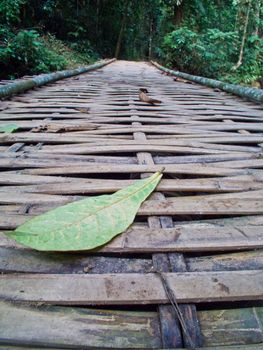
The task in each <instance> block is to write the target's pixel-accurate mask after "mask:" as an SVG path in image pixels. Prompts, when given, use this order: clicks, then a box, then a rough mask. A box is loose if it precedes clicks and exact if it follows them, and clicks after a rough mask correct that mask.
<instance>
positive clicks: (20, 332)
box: [0, 61, 263, 350]
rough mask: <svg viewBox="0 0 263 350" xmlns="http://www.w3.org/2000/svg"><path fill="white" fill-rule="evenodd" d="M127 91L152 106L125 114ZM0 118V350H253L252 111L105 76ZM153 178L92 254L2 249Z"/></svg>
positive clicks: (262, 122) (258, 314)
mask: <svg viewBox="0 0 263 350" xmlns="http://www.w3.org/2000/svg"><path fill="white" fill-rule="evenodd" d="M142 86H144V87H146V88H148V90H149V91H150V95H151V96H152V97H156V98H160V99H161V100H162V101H163V103H162V104H161V105H159V106H149V105H146V104H145V103H142V102H140V101H139V100H138V88H139V87H142ZM0 107H1V112H0V113H1V118H0V126H2V125H5V124H8V123H15V124H17V125H18V126H19V130H18V131H17V132H15V133H11V134H0V140H1V142H0V150H1V154H0V167H1V172H0V183H1V188H0V203H1V206H0V226H1V233H0V270H1V272H2V274H1V277H0V279H1V282H0V283H1V287H0V295H1V302H0V344H1V345H0V349H18V348H19V349H21V348H23V347H24V348H29V346H31V347H34V348H36V349H41V348H44V347H47V348H54V349H58V348H59V349H64V348H65V349H66V348H67V349H68V348H70V349H88V348H92V349H94V348H98V349H103V348H105V349H106V348H119V349H132V348H140V349H152V348H154V349H162V348H166V349H168V348H170V349H171V348H186V347H188V348H189V347H192V348H194V347H201V348H206V349H215V347H216V346H218V347H221V346H222V347H223V349H230V348H231V349H232V347H231V346H235V345H236V346H238V345H240V346H243V347H238V349H246V350H247V349H248V350H249V349H251V350H252V349H253V350H255V349H262V348H263V326H262V323H263V305H262V295H263V270H262V267H263V253H262V250H260V249H261V248H262V246H263V196H262V195H263V151H262V147H263V113H262V111H263V108H262V105H260V104H256V103H253V102H249V101H246V100H242V99H241V98H238V97H236V96H233V95H230V94H227V93H224V92H221V91H218V90H214V89H211V88H206V87H203V86H200V85H198V84H194V83H191V84H190V83H187V82H184V81H178V80H177V81H175V80H174V78H172V77H169V76H167V75H165V74H162V73H161V72H160V71H159V70H158V69H156V68H154V67H153V66H151V65H150V64H148V63H142V62H136V63H135V62H128V61H116V62H114V63H111V64H110V65H108V66H106V67H104V68H102V69H99V70H96V71H93V72H90V73H87V74H82V75H79V76H77V77H74V78H69V79H65V80H60V81H58V82H56V83H53V84H50V85H47V86H45V87H41V88H36V89H34V90H31V91H28V92H27V93H24V94H22V95H19V96H15V97H13V98H11V99H9V100H6V101H3V102H2V103H1V104H0ZM56 131H57V132H56ZM162 167H165V170H164V176H163V180H162V181H161V182H160V184H159V185H158V187H157V190H156V192H155V193H154V194H153V195H152V196H151V197H150V198H148V200H147V201H146V202H145V203H144V204H143V205H142V207H141V208H140V210H139V213H138V215H137V217H136V220H135V222H134V224H133V225H132V227H131V228H130V229H129V230H128V231H127V232H125V233H123V234H122V235H120V236H119V237H117V238H116V239H114V240H113V241H112V242H110V243H109V244H107V245H105V246H104V247H103V248H101V249H100V250H98V251H96V252H92V253H90V252H89V253H86V252H81V253H75V254H72V253H70V254H65V253H43V252H37V251H33V250H30V249H27V248H25V247H23V246H20V245H19V244H16V243H15V242H14V241H12V240H9V239H8V238H6V236H5V235H4V234H3V232H4V231H8V230H12V229H14V228H16V227H17V226H18V225H20V224H22V223H23V222H25V221H26V220H28V219H29V218H31V217H32V216H34V215H37V214H40V213H43V212H45V211H47V210H49V209H51V208H54V207H56V206H59V205H62V204H65V203H68V202H71V201H74V200H78V199H81V198H83V197H85V196H93V195H98V194H104V193H112V192H114V191H116V190H118V189H120V188H122V187H124V186H127V185H128V184H131V183H132V181H133V180H134V179H138V178H140V177H144V176H145V174H149V173H152V172H154V171H156V170H160V169H161V168H162ZM161 276H164V277H165V281H166V282H167V283H169V288H170V289H172V290H173V294H174V295H173V297H174V298H172V300H171V299H170V298H169V293H167V290H165V287H166V289H167V286H165V284H164V282H163V279H162V278H161ZM175 299H176V301H177V303H178V305H179V306H178V305H177V304H176V303H175V305H174V306H173V305H171V301H173V302H174V301H175ZM178 308H179V311H178ZM178 315H179V318H178ZM234 348H235V347H234ZM234 348H233V349H234Z"/></svg>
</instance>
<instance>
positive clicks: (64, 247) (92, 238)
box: [8, 172, 162, 251]
mask: <svg viewBox="0 0 263 350" xmlns="http://www.w3.org/2000/svg"><path fill="white" fill-rule="evenodd" d="M161 177H162V174H160V173H159V172H157V173H155V174H154V175H152V176H151V177H149V178H147V179H144V180H138V181H136V182H135V183H134V184H133V185H131V186H128V187H126V188H124V189H122V190H120V191H117V192H115V193H114V194H112V195H102V196H97V197H89V198H86V199H83V200H80V201H77V202H74V203H70V204H67V205H64V206H61V207H58V208H56V209H54V210H51V211H49V212H47V213H45V214H42V215H39V216H37V217H35V218H33V219H31V220H29V221H28V222H26V223H25V224H23V225H21V226H19V227H18V228H17V229H16V230H15V231H14V232H11V233H9V234H8V237H10V238H13V239H15V240H16V241H18V242H19V243H22V244H25V245H27V246H29V247H31V248H34V249H37V250H45V251H74V250H89V249H94V248H97V247H99V246H101V245H103V244H105V243H107V242H109V241H110V240H111V239H112V238H113V237H115V236H116V235H118V234H120V233H121V232H123V231H125V230H126V229H127V228H128V227H129V226H130V225H131V224H132V222H133V220H134V218H135V215H136V213H137V211H138V210H139V207H140V205H141V203H142V202H143V201H144V200H145V199H146V198H147V197H148V196H149V195H150V193H151V192H152V191H153V190H154V189H155V187H156V186H157V184H158V183H159V181H160V179H161Z"/></svg>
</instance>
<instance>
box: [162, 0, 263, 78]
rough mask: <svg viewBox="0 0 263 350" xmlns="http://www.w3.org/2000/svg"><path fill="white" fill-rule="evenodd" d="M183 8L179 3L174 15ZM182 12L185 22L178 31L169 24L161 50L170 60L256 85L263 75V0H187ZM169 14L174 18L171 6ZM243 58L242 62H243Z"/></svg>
mask: <svg viewBox="0 0 263 350" xmlns="http://www.w3.org/2000/svg"><path fill="white" fill-rule="evenodd" d="M163 1H164V0H163ZM166 6H167V4H166ZM178 10H179V8H178V7H174V8H173V11H174V12H173V11H172V13H175V14H176V12H177V11H178ZM248 10H249V11H248ZM180 11H181V12H182V13H181V19H180V23H179V24H178V23H174V24H175V25H174V28H173V29H172V30H170V28H168V27H167V29H168V31H167V33H166V34H165V35H164V40H163V42H162V43H161V45H160V48H159V49H158V50H157V54H158V56H159V58H161V59H162V61H163V62H164V63H166V64H168V65H169V66H170V67H175V68H177V69H180V70H183V71H186V72H189V73H192V74H197V75H202V76H205V77H210V78H215V79H220V80H224V81H228V82H232V83H239V84H240V83H241V84H251V83H252V82H253V81H255V80H260V79H262V77H263V61H262V56H263V44H262V29H261V28H262V27H261V25H262V20H261V16H262V11H263V6H262V2H261V0H249V1H246V0H235V1H226V0H225V1H220V2H219V1H208V0H195V1H190V0H184V2H183V5H182V6H181V7H180ZM247 15H248V17H247ZM174 16H175V15H174ZM175 17H176V16H175ZM163 18H164V21H165V20H166V21H167V18H168V19H169V20H170V21H171V6H170V7H169V6H168V9H166V12H165V13H164V14H163ZM246 19H248V26H247V28H245V27H246V26H245V23H246ZM242 41H244V47H243V49H242ZM240 55H241V56H240ZM240 57H241V62H240V63H241V64H237V63H238V62H239V59H240Z"/></svg>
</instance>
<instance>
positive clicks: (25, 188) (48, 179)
mask: <svg viewBox="0 0 263 350" xmlns="http://www.w3.org/2000/svg"><path fill="white" fill-rule="evenodd" d="M132 183H134V180H110V179H103V182H102V181H101V180H98V179H92V178H87V179H85V178H78V179H75V178H70V177H62V176H61V177H58V176H41V175H23V174H11V173H4V174H3V175H2V173H0V184H2V186H1V187H0V192H9V193H10V192H11V191H12V192H13V191H14V192H26V193H45V194H82V195H83V194H90V193H112V192H115V191H118V190H120V189H121V188H124V187H126V186H129V185H131V184H132ZM18 184H19V185H20V186H12V185H18ZM31 184H32V185H31ZM4 185H8V186H4ZM262 188H263V182H262V181H260V182H259V181H254V180H253V177H252V176H250V175H247V176H233V177H223V178H220V177H216V178H201V179H188V180H186V179H167V180H166V179H164V180H162V181H161V182H160V184H159V185H158V186H157V191H163V192H177V191H180V192H195V191H196V192H199V191H200V192H216V193H220V192H240V191H248V190H255V189H262Z"/></svg>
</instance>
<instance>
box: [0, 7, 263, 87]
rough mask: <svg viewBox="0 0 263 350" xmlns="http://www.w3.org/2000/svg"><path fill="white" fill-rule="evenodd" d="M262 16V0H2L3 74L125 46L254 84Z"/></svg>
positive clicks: (61, 64) (129, 52)
mask: <svg viewBox="0 0 263 350" xmlns="http://www.w3.org/2000/svg"><path fill="white" fill-rule="evenodd" d="M247 15H248V16H247ZM262 18H263V3H262V0H220V1H219V0H151V1H150V0H140V1H138V0H104V1H101V0H98V1H86V0H74V1H73V0H0V28H1V29H0V32H1V33H0V60H1V61H0V69H1V77H7V76H11V75H12V76H14V75H16V76H20V75H22V74H28V73H29V74H31V73H39V72H47V71H51V70H56V69H61V68H65V67H75V66H77V65H83V64H87V63H90V62H93V61H94V60H96V59H97V58H98V57H99V56H101V57H113V56H114V55H115V53H117V52H118V53H119V55H118V56H119V58H121V59H133V60H138V59H140V60H145V59H149V58H157V59H161V60H162V61H163V63H165V64H168V65H169V66H170V67H175V68H178V69H181V70H183V71H186V72H189V73H193V74H199V75H204V76H207V77H212V78H217V79H223V80H226V81H230V82H236V83H244V84H250V83H251V82H253V81H254V80H257V79H260V78H261V79H262V66H263V65H262V50H263V49H262V37H263V32H262V28H263V21H262ZM247 19H248V21H246V20H247ZM246 23H247V25H246ZM50 33H52V35H51V34H50ZM243 39H244V40H243ZM117 43H118V45H117ZM242 43H243V44H244V45H243V44H242ZM242 46H243V48H242ZM116 48H118V50H116ZM97 52H98V53H99V54H98V53H97ZM240 57H241V64H239V61H240V60H239V59H240ZM15 73H16V74H15Z"/></svg>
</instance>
